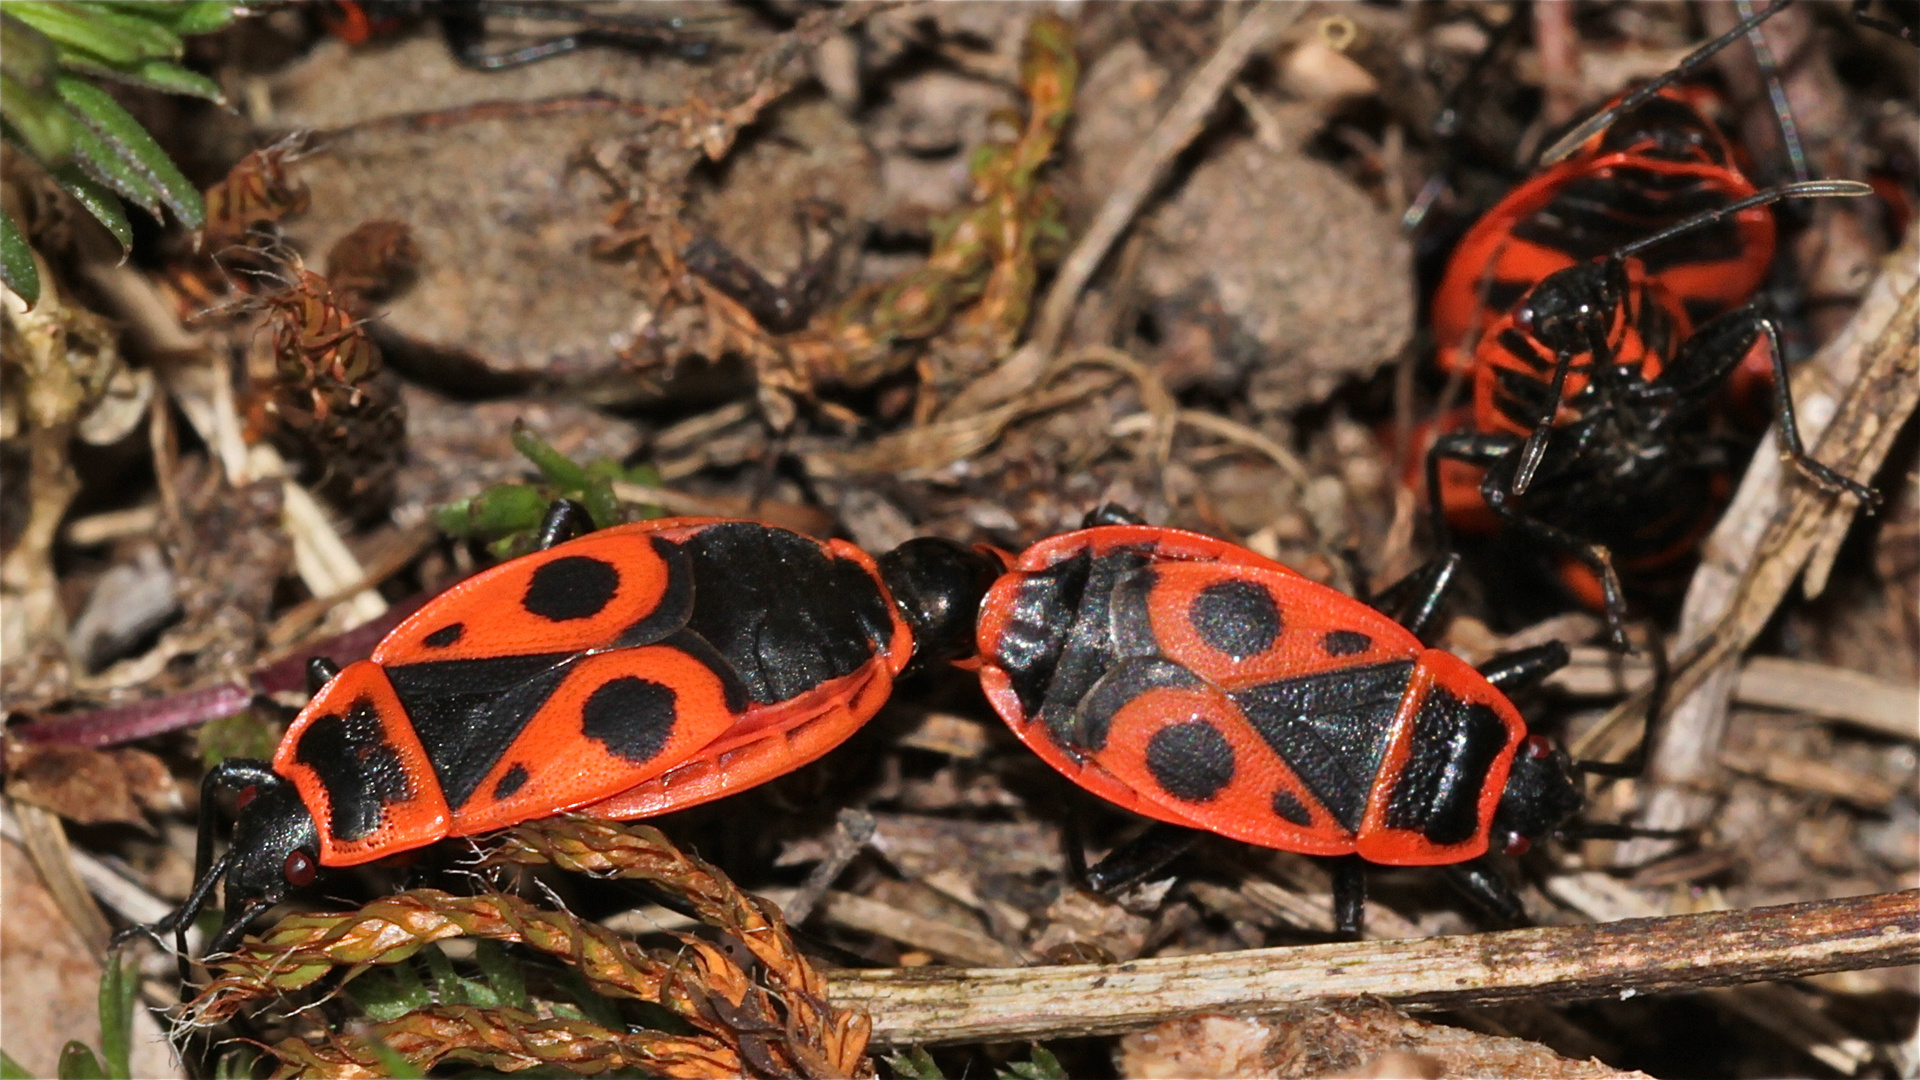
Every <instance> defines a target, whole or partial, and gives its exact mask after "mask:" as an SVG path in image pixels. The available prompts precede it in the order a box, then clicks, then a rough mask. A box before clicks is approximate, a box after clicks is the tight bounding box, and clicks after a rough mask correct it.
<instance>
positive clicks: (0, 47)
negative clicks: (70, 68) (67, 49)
mask: <svg viewBox="0 0 1920 1080" xmlns="http://www.w3.org/2000/svg"><path fill="white" fill-rule="evenodd" d="M0 56H5V57H6V58H7V64H6V74H7V76H8V77H9V78H13V79H17V80H19V82H20V83H21V85H23V86H24V87H25V88H26V90H27V92H28V93H30V94H36V95H40V96H44V97H52V96H53V77H54V76H55V75H56V74H58V73H59V71H60V58H59V55H58V49H57V47H56V46H55V45H54V43H53V41H52V40H51V39H50V38H48V37H47V35H45V34H43V33H41V32H40V31H38V30H35V29H34V28H33V27H31V26H28V25H27V24H26V23H23V22H21V21H20V20H18V19H14V18H11V17H9V16H8V15H7V14H6V11H5V10H4V9H0Z"/></svg>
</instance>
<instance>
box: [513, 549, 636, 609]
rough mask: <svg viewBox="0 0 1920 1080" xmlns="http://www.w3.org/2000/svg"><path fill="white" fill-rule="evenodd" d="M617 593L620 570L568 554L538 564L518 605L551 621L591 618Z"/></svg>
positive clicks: (583, 556) (607, 564) (597, 560)
mask: <svg viewBox="0 0 1920 1080" xmlns="http://www.w3.org/2000/svg"><path fill="white" fill-rule="evenodd" d="M619 591H620V571H618V570H616V569H614V568H613V564H611V563H608V562H605V561H603V560H601V559H590V558H588V557H586V556H585V555H568V556H566V557H565V558H561V559H555V560H553V561H552V562H550V563H546V564H544V565H542V566H541V567H540V568H539V569H538V570H535V571H534V572H533V580H532V581H529V582H528V583H527V595H526V596H524V597H522V598H521V600H520V605H521V606H522V607H524V608H526V609H527V610H528V611H530V612H532V613H534V614H535V615H538V616H540V617H541V618H543V619H549V620H552V621H553V622H567V621H568V620H571V619H591V618H593V617H594V616H595V615H598V614H600V611H601V609H602V608H604V607H606V606H607V603H608V602H609V601H611V600H612V599H613V594H614V593H616V592H619Z"/></svg>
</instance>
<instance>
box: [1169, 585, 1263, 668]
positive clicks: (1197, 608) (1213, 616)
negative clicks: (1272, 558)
mask: <svg viewBox="0 0 1920 1080" xmlns="http://www.w3.org/2000/svg"><path fill="white" fill-rule="evenodd" d="M1187 619H1188V620H1189V621H1191V622H1192V623H1193V628H1194V629H1195V630H1197V631H1199V632H1200V639H1201V640H1202V641H1205V642H1206V643H1207V644H1208V645H1210V646H1212V647H1213V648H1215V649H1218V650H1220V651H1221V652H1223V653H1226V654H1227V655H1228V656H1232V657H1235V658H1238V659H1245V658H1246V657H1249V656H1258V655H1260V654H1261V653H1263V652H1266V651H1267V650H1268V649H1270V648H1272V647H1273V642H1274V639H1275V638H1277V637H1279V636H1280V607H1279V605H1277V604H1275V603H1274V602H1273V594H1272V593H1270V592H1268V591H1267V590H1266V587H1265V586H1263V585H1261V584H1260V583H1259V582H1255V581H1246V580H1244V579H1241V578H1234V579H1232V580H1229V581H1222V582H1219V583H1217V584H1213V585H1209V586H1207V587H1206V588H1204V589H1202V590H1200V595H1198V596H1196V597H1194V598H1193V603H1192V604H1191V605H1190V606H1189V607H1188V609H1187Z"/></svg>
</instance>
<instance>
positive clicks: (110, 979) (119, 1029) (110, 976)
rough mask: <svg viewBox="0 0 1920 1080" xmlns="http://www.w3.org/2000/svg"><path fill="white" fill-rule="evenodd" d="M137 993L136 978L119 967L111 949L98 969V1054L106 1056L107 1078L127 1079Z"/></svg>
mask: <svg viewBox="0 0 1920 1080" xmlns="http://www.w3.org/2000/svg"><path fill="white" fill-rule="evenodd" d="M139 993H140V978H139V976H137V975H135V976H132V977H129V976H128V975H127V972H126V971H125V970H123V969H122V968H121V967H120V954H118V953H115V954H114V956H113V959H112V960H111V961H110V962H109V963H108V964H107V969H106V970H105V971H103V972H101V973H100V1056H101V1057H103V1058H106V1059H107V1063H106V1064H107V1076H108V1077H110V1078H111V1080H131V1078H132V1076H133V1067H132V1066H131V1065H129V1064H128V1063H127V1062H128V1055H129V1054H131V1053H132V1050H133V1010H134V1009H135V1008H136V1005H135V1003H134V999H135V998H136V997H137V996H138V995H139Z"/></svg>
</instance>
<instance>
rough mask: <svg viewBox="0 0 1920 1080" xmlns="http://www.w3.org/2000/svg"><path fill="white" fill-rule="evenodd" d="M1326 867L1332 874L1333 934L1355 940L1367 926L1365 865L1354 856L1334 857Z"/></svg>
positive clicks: (1344, 938)
mask: <svg viewBox="0 0 1920 1080" xmlns="http://www.w3.org/2000/svg"><path fill="white" fill-rule="evenodd" d="M1326 864H1327V871H1328V872H1329V873H1331V874H1332V875H1333V934H1334V936H1335V937H1337V938H1340V939H1341V940H1343V941H1359V940H1360V932H1361V931H1362V930H1364V929H1366V925H1367V864H1366V863H1364V862H1362V861H1361V860H1360V856H1358V855H1336V856H1333V857H1332V858H1329V859H1327V860H1326Z"/></svg>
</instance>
